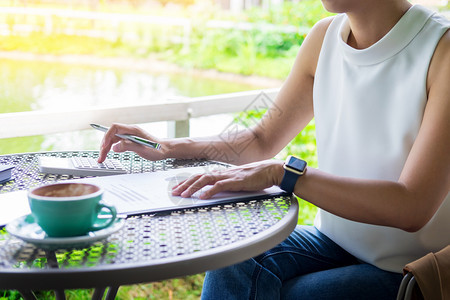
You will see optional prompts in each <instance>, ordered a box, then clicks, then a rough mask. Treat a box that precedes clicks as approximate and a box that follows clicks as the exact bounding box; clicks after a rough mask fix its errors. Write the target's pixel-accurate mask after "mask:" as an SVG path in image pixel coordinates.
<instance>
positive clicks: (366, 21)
mask: <svg viewBox="0 0 450 300" xmlns="http://www.w3.org/2000/svg"><path fill="white" fill-rule="evenodd" d="M372 4H373V5H371V7H367V6H366V7H361V9H359V10H355V11H351V12H347V16H348V18H349V21H350V29H351V30H350V34H349V37H348V40H347V44H348V45H349V46H351V47H353V48H355V49H365V48H368V47H370V46H372V45H373V44H375V43H376V42H378V41H379V40H380V39H381V38H382V37H383V36H385V35H386V34H387V33H388V32H389V31H390V30H391V29H392V27H394V26H395V24H396V23H397V22H398V21H399V20H400V18H401V17H402V16H403V15H404V14H405V12H406V11H408V9H409V8H410V7H411V4H410V3H409V2H408V1H372Z"/></svg>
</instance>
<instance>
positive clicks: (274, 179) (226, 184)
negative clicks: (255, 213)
mask: <svg viewBox="0 0 450 300" xmlns="http://www.w3.org/2000/svg"><path fill="white" fill-rule="evenodd" d="M283 174H284V169H283V162H282V161H278V160H265V161H260V162H256V163H251V164H247V165H243V166H239V167H233V168H230V169H225V170H215V171H212V172H210V173H205V174H199V175H194V176H191V177H190V178H188V179H186V180H185V181H183V182H181V183H179V184H178V185H176V186H174V187H173V189H172V195H174V196H181V197H184V198H187V197H190V196H192V194H194V193H195V192H197V191H198V190H200V189H201V188H203V187H205V186H206V185H212V188H211V189H209V190H207V191H205V192H203V193H202V194H201V195H200V196H199V198H200V199H209V198H211V197H212V196H213V195H215V194H217V193H219V192H222V191H235V192H237V191H259V190H263V189H265V188H268V187H271V186H273V185H280V183H281V179H282V178H283Z"/></svg>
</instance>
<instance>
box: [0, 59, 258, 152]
mask: <svg viewBox="0 0 450 300" xmlns="http://www.w3.org/2000/svg"><path fill="white" fill-rule="evenodd" d="M260 88H262V87H258V86H253V85H247V84H242V83H236V82H230V81H223V80H217V79H211V78H205V77H200V76H191V75H190V76H187V75H184V74H161V73H158V74H156V73H151V72H144V71H138V70H133V68H129V69H117V68H111V67H110V68H108V67H100V68H99V67H92V66H83V65H69V64H62V63H50V62H38V61H19V60H2V61H1V64H0V113H10V112H20V111H33V110H42V109H45V110H49V109H51V110H53V109H71V108H73V109H76V108H86V107H94V106H123V105H124V103H125V105H136V104H146V103H151V102H153V101H155V102H156V101H157V102H160V101H164V100H167V99H173V98H176V97H198V96H207V95H214V94H221V93H231V92H238V91H245V90H254V89H260ZM212 121H214V122H212ZM231 121H232V116H231V115H216V116H211V117H204V118H198V119H193V120H192V121H191V136H199V135H205V134H214V133H219V132H220V131H221V130H222V129H224V128H225V127H226V126H227V125H228V124H229V123H230V122H231ZM211 124H214V126H211ZM55 126H58V125H57V124H55ZM141 126H142V127H144V128H145V129H147V130H149V131H151V132H152V133H153V134H155V135H158V136H161V137H165V136H167V126H166V122H158V123H150V124H141ZM101 137H102V133H100V132H96V131H94V130H84V131H76V132H68V133H61V134H50V135H41V136H30V137H21V138H8V139H4V138H3V139H2V138H1V137H0V154H8V153H22V152H34V151H49V150H92V149H98V146H99V143H100V141H101Z"/></svg>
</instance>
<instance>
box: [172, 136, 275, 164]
mask: <svg viewBox="0 0 450 300" xmlns="http://www.w3.org/2000/svg"><path fill="white" fill-rule="evenodd" d="M163 145H164V147H163V148H164V151H165V156H166V157H171V158H181V159H191V158H196V159H208V160H216V161H221V162H226V163H230V164H235V165H241V164H246V163H250V162H254V161H259V160H263V159H266V158H268V157H269V156H268V154H267V151H266V150H265V149H264V145H263V144H262V143H261V141H260V138H259V137H258V136H257V135H256V134H255V132H254V131H252V130H251V129H249V128H246V129H243V130H241V131H239V132H224V133H222V134H220V135H217V136H211V137H201V138H200V137H199V138H177V139H169V140H166V141H164V142H163Z"/></svg>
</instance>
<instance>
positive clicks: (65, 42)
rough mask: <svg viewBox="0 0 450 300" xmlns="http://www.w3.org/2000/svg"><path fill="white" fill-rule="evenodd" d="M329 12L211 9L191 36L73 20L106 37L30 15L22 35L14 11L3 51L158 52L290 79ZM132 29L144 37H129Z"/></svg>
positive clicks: (292, 6)
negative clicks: (217, 23)
mask: <svg viewBox="0 0 450 300" xmlns="http://www.w3.org/2000/svg"><path fill="white" fill-rule="evenodd" d="M180 1H184V0H180ZM135 13H140V12H138V11H135ZM185 13H186V15H188V14H191V13H192V12H190V11H188V10H186V11H185ZM328 15H329V14H328V13H326V12H325V10H324V9H323V7H322V4H321V2H320V1H318V0H302V1H299V2H298V3H293V2H285V3H284V4H283V5H280V6H274V7H272V8H271V9H269V10H266V9H261V8H254V9H252V10H250V11H245V13H243V14H242V15H237V16H236V15H233V16H230V15H224V13H223V12H220V11H215V10H209V11H205V12H202V13H201V15H200V16H199V17H198V18H196V19H192V20H191V22H192V26H191V30H190V32H189V35H188V36H186V35H185V34H186V31H185V29H186V28H183V27H179V26H178V27H177V26H165V25H164V26H162V25H150V24H141V25H139V24H122V23H120V24H119V25H117V26H116V25H114V24H110V23H107V22H101V21H92V22H91V21H86V20H78V21H76V22H75V21H71V22H70V24H71V28H72V29H75V30H88V31H89V30H106V31H108V32H112V33H113V35H114V36H113V37H111V36H109V37H105V38H102V37H98V38H96V37H89V36H77V35H68V34H64V33H63V29H64V28H65V27H66V26H69V25H68V24H69V22H68V21H67V20H65V19H64V18H59V17H53V18H52V23H53V27H52V30H51V31H50V32H49V30H48V29H46V26H45V19H43V18H40V17H36V18H34V19H27V22H29V23H30V25H32V26H34V28H35V31H34V32H33V33H31V34H29V35H27V36H23V35H20V34H16V33H15V32H14V29H13V28H14V25H15V24H16V22H19V23H20V22H21V18H17V17H14V16H8V18H7V20H5V21H6V22H7V23H8V24H9V28H10V32H11V34H10V35H9V36H1V37H0V51H1V50H3V51H24V52H32V53H39V54H55V55H62V54H83V55H99V56H134V57H144V58H145V57H148V56H149V55H157V56H158V57H159V58H161V59H165V60H168V61H171V62H174V63H177V64H180V65H182V66H188V67H195V68H207V69H216V70H219V71H222V72H232V73H239V74H244V75H252V74H254V75H261V76H268V77H274V78H285V77H286V76H287V74H288V73H289V70H290V67H291V66H292V63H293V60H294V58H295V56H296V54H297V52H298V49H299V47H300V45H301V43H302V42H303V39H304V38H305V32H307V30H308V28H310V27H311V26H312V25H313V24H314V23H315V22H317V21H318V20H319V19H321V18H323V17H325V16H328ZM211 19H214V20H221V19H222V20H223V19H225V20H232V21H235V22H250V23H251V24H253V29H251V30H239V29H237V28H230V29H220V28H210V27H207V22H208V21H209V20H211ZM19 23H17V24H19ZM74 24H75V25H74ZM270 24H272V25H277V26H278V25H280V26H281V25H283V26H284V25H291V26H293V28H296V29H298V30H297V31H295V32H286V31H283V29H282V28H280V27H267V26H268V25H270ZM130 32H132V33H133V34H135V35H136V36H137V37H138V38H137V39H129V38H127V37H126V36H127V33H130ZM186 40H188V43H186Z"/></svg>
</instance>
